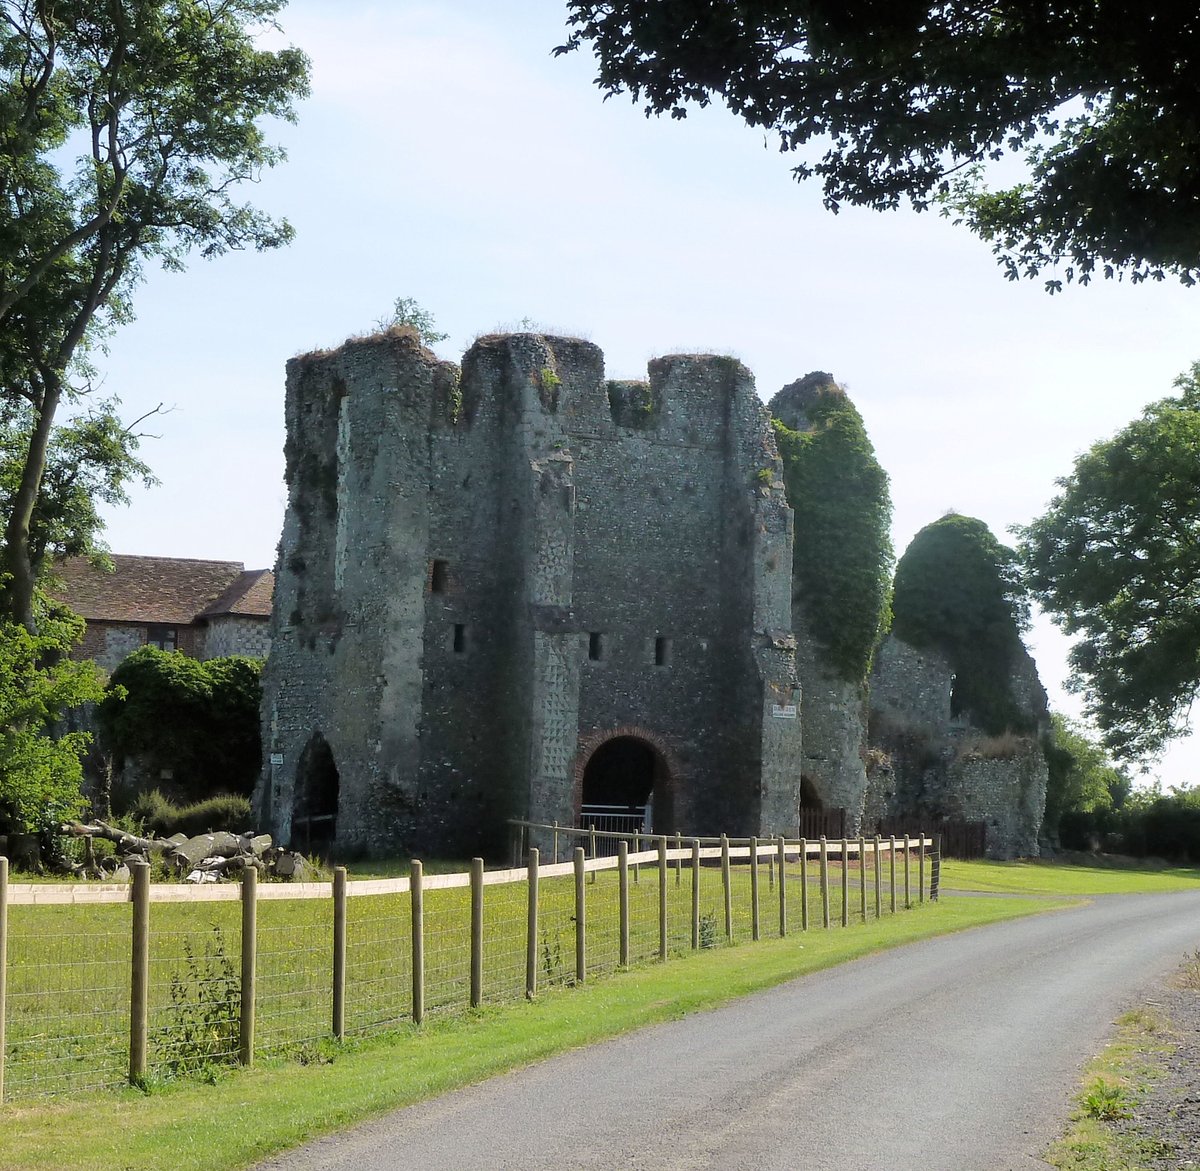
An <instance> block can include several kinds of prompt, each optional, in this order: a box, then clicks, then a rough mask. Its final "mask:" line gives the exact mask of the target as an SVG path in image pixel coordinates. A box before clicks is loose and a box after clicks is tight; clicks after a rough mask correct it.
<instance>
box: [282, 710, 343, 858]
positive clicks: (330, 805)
mask: <svg viewBox="0 0 1200 1171" xmlns="http://www.w3.org/2000/svg"><path fill="white" fill-rule="evenodd" d="M339 785H340V781H339V778H338V770H337V765H336V764H334V761H333V752H332V750H331V749H330V747H329V745H328V744H327V743H326V742H325V737H324V736H322V735H321V734H320V732H317V733H315V734H314V736H313V737H312V739H311V740H309V742H308V744H307V745H306V746H305V748H304V751H303V752H302V753H301V754H300V763H299V764H298V765H297V766H296V805H295V811H294V812H293V814H292V845H293V846H294V847H297V848H299V849H301V850H304V851H305V852H306V853H312V852H316V853H323V852H325V851H326V850H328V849H329V847H330V846H331V845H332V844H333V841H334V839H335V838H336V837H337V812H338V789H339Z"/></svg>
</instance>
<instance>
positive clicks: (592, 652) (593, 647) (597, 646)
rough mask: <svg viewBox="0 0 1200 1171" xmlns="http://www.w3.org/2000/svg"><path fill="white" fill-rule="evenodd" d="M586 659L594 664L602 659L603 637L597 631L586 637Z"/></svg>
mask: <svg viewBox="0 0 1200 1171" xmlns="http://www.w3.org/2000/svg"><path fill="white" fill-rule="evenodd" d="M588 658H589V659H591V660H592V662H594V663H599V662H600V661H601V660H602V659H603V658H604V635H603V634H601V633H600V631H598V630H593V631H592V632H591V633H590V634H589V635H588Z"/></svg>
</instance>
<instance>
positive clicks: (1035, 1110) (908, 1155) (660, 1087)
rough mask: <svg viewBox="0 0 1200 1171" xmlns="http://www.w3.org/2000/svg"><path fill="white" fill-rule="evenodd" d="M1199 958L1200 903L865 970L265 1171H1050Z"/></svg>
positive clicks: (976, 936)
mask: <svg viewBox="0 0 1200 1171" xmlns="http://www.w3.org/2000/svg"><path fill="white" fill-rule="evenodd" d="M1198 946H1200V892H1190V891H1189V892H1183V893H1177V894H1167V895H1126V896H1120V897H1108V898H1101V899H1097V900H1096V901H1095V902H1094V903H1092V904H1090V905H1088V906H1083V907H1078V908H1073V909H1070V910H1065V911H1055V912H1051V913H1048V914H1045V915H1039V916H1036V917H1033V918H1029V919H1022V920H1017V921H1014V922H1008V923H1002V924H998V925H996V926H992V927H987V928H984V929H976V930H973V931H969V932H964V933H962V934H959V935H953V936H943V937H941V938H938V939H932V940H928V941H926V942H923V943H917V944H912V945H910V946H907V947H903V948H899V949H896V950H893V951H889V952H886V953H883V954H880V955H877V956H872V957H868V958H866V959H862V960H858V961H855V962H853V963H850V964H846V965H844V966H842V967H839V968H834V969H831V970H829V971H826V972H821V973H818V974H816V975H813V976H808V977H804V978H803V979H800V980H795V981H792V982H791V983H788V984H786V985H782V986H780V987H778V988H775V989H772V990H770V991H768V992H764V993H759V994H756V995H754V996H750V997H747V998H745V999H744V1000H739V1001H737V1002H736V1003H734V1004H731V1005H728V1006H726V1007H724V1008H721V1009H717V1010H715V1011H712V1012H707V1013H699V1014H695V1015H692V1016H689V1017H687V1018H685V1019H683V1020H679V1021H674V1022H671V1023H669V1024H665V1025H659V1026H655V1027H653V1028H648V1029H644V1030H641V1031H639V1032H637V1033H633V1034H629V1035H627V1036H624V1037H620V1038H617V1039H615V1040H613V1041H609V1042H605V1043H603V1044H600V1045H595V1046H592V1047H590V1048H587V1049H582V1050H578V1051H575V1052H572V1053H567V1054H564V1055H562V1056H560V1057H556V1058H552V1059H550V1060H548V1061H544V1062H541V1063H539V1064H537V1065H534V1066H531V1067H530V1068H528V1069H524V1070H519V1071H516V1072H514V1073H511V1074H507V1075H504V1076H502V1077H498V1078H494V1079H492V1080H491V1081H488V1082H485V1083H482V1084H481V1085H478V1086H474V1087H470V1088H468V1089H465V1090H461V1091H458V1092H456V1093H453V1094H449V1095H447V1096H445V1097H443V1098H439V1099H436V1100H434V1101H431V1102H427V1103H424V1104H422V1105H419V1106H414V1107H410V1108H408V1109H405V1110H400V1111H397V1112H395V1113H393V1114H390V1115H388V1116H386V1117H385V1118H382V1119H380V1120H378V1121H376V1122H373V1123H370V1124H368V1125H365V1126H361V1127H357V1128H355V1129H353V1130H351V1131H348V1132H346V1133H344V1134H341V1135H337V1136H333V1137H330V1138H328V1139H323V1140H321V1141H318V1142H315V1143H312V1144H310V1145H308V1146H306V1147H304V1148H302V1149H300V1150H298V1151H294V1152H291V1153H289V1154H288V1155H286V1156H285V1157H282V1158H280V1159H278V1160H274V1161H271V1162H268V1163H264V1164H261V1171H267V1169H268V1168H270V1169H280V1171H282V1169H284V1168H286V1169H287V1171H334V1169H344V1171H384V1169H392V1168H397V1167H406V1168H421V1169H430V1171H434V1169H442V1168H445V1169H447V1171H451V1169H453V1171H476V1169H478V1171H484V1169H487V1171H497V1169H507V1168H512V1169H514V1171H515V1169H517V1168H520V1169H521V1171H532V1169H542V1168H544V1169H546V1171H550V1169H554V1171H563V1169H565V1168H624V1169H638V1168H656V1169H657V1168H677V1169H683V1168H688V1169H698V1168H723V1169H724V1168H743V1167H746V1168H749V1167H755V1168H781V1169H783V1168H804V1169H805V1171H823V1169H825V1168H829V1169H834V1168H836V1169H838V1171H844V1169H845V1168H856V1169H873V1168H881V1169H882V1168H888V1169H892V1168H895V1169H898V1171H909V1169H912V1171H918V1169H921V1171H1016V1169H1022V1168H1031V1167H1045V1166H1046V1164H1045V1163H1044V1162H1043V1161H1042V1158H1041V1152H1042V1151H1044V1150H1045V1148H1046V1146H1047V1145H1048V1144H1049V1143H1050V1141H1051V1140H1052V1139H1053V1138H1055V1137H1056V1136H1057V1134H1058V1133H1059V1131H1060V1130H1061V1127H1062V1123H1063V1120H1064V1119H1065V1117H1066V1115H1067V1113H1068V1111H1069V1109H1070V1099H1071V1095H1072V1093H1073V1091H1074V1090H1075V1088H1076V1085H1077V1081H1078V1077H1079V1067H1080V1065H1081V1064H1082V1062H1083V1061H1084V1060H1086V1059H1087V1058H1088V1057H1090V1056H1091V1055H1092V1054H1093V1053H1095V1052H1096V1051H1097V1050H1098V1049H1099V1047H1100V1045H1101V1044H1102V1042H1103V1039H1104V1037H1105V1035H1106V1033H1107V1031H1108V1029H1109V1027H1110V1025H1111V1022H1112V1021H1113V1019H1114V1018H1115V1017H1116V1016H1117V1015H1118V1014H1119V1013H1120V1012H1121V1011H1122V1009H1123V1008H1124V1007H1126V1006H1127V1005H1129V1004H1132V1003H1135V1002H1136V1000H1137V998H1138V995H1139V994H1141V993H1143V992H1144V991H1145V990H1146V989H1147V988H1149V987H1151V985H1152V984H1153V983H1154V982H1155V981H1157V980H1159V979H1161V978H1162V977H1163V976H1164V975H1165V974H1166V973H1167V972H1168V971H1170V970H1171V969H1173V968H1174V967H1175V966H1176V965H1177V964H1178V963H1179V962H1180V960H1181V959H1182V958H1183V957H1184V955H1185V954H1188V953H1191V952H1194V951H1195V950H1196V948H1197V947H1198Z"/></svg>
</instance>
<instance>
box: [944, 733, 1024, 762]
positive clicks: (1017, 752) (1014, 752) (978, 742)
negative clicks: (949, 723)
mask: <svg viewBox="0 0 1200 1171" xmlns="http://www.w3.org/2000/svg"><path fill="white" fill-rule="evenodd" d="M1031 745H1032V741H1031V740H1030V738H1029V737H1028V736H1019V735H1018V734H1017V733H1016V732H1012V731H1007V732H1001V733H1000V734H999V735H998V736H971V737H969V738H968V739H966V740H964V741H963V742H962V743H961V744H960V745H959V748H958V756H959V759H963V758H974V759H976V760H1013V759H1014V758H1015V757H1018V756H1023V755H1024V754H1025V753H1027V752H1028V751H1029V749H1030V747H1031Z"/></svg>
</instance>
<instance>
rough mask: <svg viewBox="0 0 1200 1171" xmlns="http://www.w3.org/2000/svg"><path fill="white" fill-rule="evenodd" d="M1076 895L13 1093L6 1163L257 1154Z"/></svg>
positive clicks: (959, 908)
mask: <svg viewBox="0 0 1200 1171" xmlns="http://www.w3.org/2000/svg"><path fill="white" fill-rule="evenodd" d="M685 879H686V876H685ZM642 880H643V882H644V881H645V872H643V875H642ZM718 883H719V877H718ZM718 893H719V886H718ZM1067 905H1069V901H1068V900H1057V901H1045V900H1042V899H1036V900H1025V899H1018V898H1006V899H980V898H962V899H947V900H945V901H943V902H941V903H936V904H931V903H926V904H925V905H924V906H923V907H921V908H919V909H917V910H914V912H912V913H909V914H897V915H895V916H891V915H887V914H885V915H884V917H883V918H882V919H880V920H879V921H875V920H874V919H869V920H868V921H867V922H866V923H865V924H864V923H861V922H858V923H855V922H853V921H852V923H851V926H850V927H849V928H848V929H847V930H840V929H838V930H832V931H823V930H820V929H819V927H814V929H812V930H810V931H809V932H808V933H801V932H799V931H796V932H795V933H793V934H789V936H788V937H787V938H786V939H778V938H774V939H771V938H764V940H763V942H761V943H759V944H750V943H742V944H739V945H737V946H733V947H717V948H712V949H705V950H702V951H701V952H700V953H698V954H697V955H695V956H692V957H691V958H689V959H687V960H679V961H672V962H668V963H666V964H659V963H649V964H642V965H639V966H636V967H632V968H631V969H630V970H628V971H621V972H617V973H616V974H614V975H613V976H612V978H610V979H603V980H595V981H589V982H588V983H586V984H585V985H584V986H582V987H564V986H561V985H560V986H557V987H551V988H549V989H547V991H546V992H545V993H543V994H541V995H539V997H538V998H537V1000H535V1001H533V1002H526V1001H520V1002H517V1003H513V1004H505V1005H493V1006H489V1007H487V1008H485V1009H483V1010H482V1011H479V1012H475V1013H466V1014H449V1013H444V1014H434V1015H433V1016H431V1017H430V1018H428V1019H427V1021H426V1023H425V1025H423V1026H422V1027H421V1028H419V1029H417V1028H415V1027H413V1026H411V1025H403V1026H400V1027H399V1028H397V1029H395V1030H394V1031H392V1032H389V1033H386V1034H382V1035H379V1036H377V1037H375V1038H372V1039H370V1040H366V1039H363V1040H355V1041H350V1042H349V1043H347V1044H346V1045H344V1046H335V1045H331V1044H328V1043H326V1044H324V1045H320V1046H313V1047H311V1048H310V1049H309V1050H308V1051H306V1053H305V1055H304V1058H305V1059H304V1061H303V1062H302V1063H296V1062H295V1061H292V1060H287V1059H284V1058H275V1059H269V1060H265V1061H262V1062H260V1063H259V1064H258V1065H257V1066H256V1067H255V1068H254V1069H250V1070H236V1071H231V1072H229V1073H228V1074H226V1075H223V1076H222V1077H220V1078H219V1079H218V1080H217V1081H216V1084H214V1085H204V1084H198V1083H197V1082H196V1081H195V1080H180V1081H176V1082H170V1083H164V1084H162V1085H159V1086H157V1087H155V1088H154V1090H153V1092H151V1093H150V1094H148V1095H146V1094H142V1093H139V1092H137V1091H135V1090H132V1089H126V1090H123V1091H119V1092H115V1093H114V1092H109V1093H102V1094H90V1095H81V1096H79V1097H77V1098H74V1099H71V1100H68V1101H56V1102H34V1103H29V1104H24V1105H12V1106H8V1107H6V1108H4V1109H3V1113H2V1114H0V1117H2V1119H3V1125H2V1126H0V1167H4V1168H6V1169H11V1171H49V1169H51V1168H53V1169H55V1171H83V1169H91V1168H95V1167H101V1166H102V1167H106V1168H112V1169H122V1168H129V1169H133V1168H138V1169H140V1168H145V1167H148V1166H170V1167H171V1168H172V1169H173V1171H221V1169H227V1168H239V1167H246V1166H248V1165H250V1164H251V1163H253V1162H255V1161H257V1160H259V1159H262V1158H265V1157H267V1156H268V1155H271V1154H275V1153H278V1152H280V1151H284V1150H287V1149H288V1148H290V1147H293V1146H295V1145H297V1144H299V1143H301V1142H304V1141H306V1140H307V1139H311V1138H314V1137H317V1136H319V1135H322V1134H327V1133H330V1132H332V1131H334V1130H338V1129H341V1128H343V1127H345V1126H348V1125H350V1124H352V1123H354V1122H358V1121H362V1120H364V1119H367V1118H370V1117H372V1116H374V1115H378V1114H380V1113H382V1112H383V1111H385V1110H388V1109H392V1108H395V1107H397V1106H402V1105H405V1104H408V1103H412V1102H416V1101H420V1100H423V1099H425V1098H429V1097H433V1096H435V1095H437V1094H440V1093H444V1092H446V1091H449V1090H452V1089H455V1088H457V1087H459V1086H463V1085H467V1084H470V1083H471V1082H475V1081H479V1080H481V1079H483V1078H486V1077H489V1076H492V1075H494V1074H496V1073H500V1072H502V1071H504V1070H508V1069H512V1068H514V1067H517V1066H520V1065H524V1064H528V1063H529V1062H531V1061H535V1060H539V1059H541V1058H544V1057H548V1056H550V1055H552V1054H554V1053H559V1052H563V1051H564V1050H567V1049H572V1048H575V1047H577V1046H580V1045H586V1044H590V1043H593V1042H595V1041H599V1040H602V1039H604V1038H606V1037H611V1036H615V1035H617V1034H619V1033H622V1032H626V1031H628V1030H630V1029H634V1028H639V1027H642V1026H644V1025H649V1024H653V1023H656V1022H658V1021H663V1020H669V1019H675V1018H678V1017H682V1016H685V1015H687V1014H689V1013H692V1012H697V1011H700V1010H703V1009H708V1008H712V1007H716V1006H718V1005H720V1004H722V1003H725V1002H727V1001H729V1000H732V999H735V998H736V997H739V996H743V995H746V994H748V993H750V992H754V991H757V990H760V989H763V988H768V987H771V986H773V985H775V984H778V983H781V982H782V981H785V980H788V979H792V978H794V977H796V976H801V975H804V974H806V973H808V972H813V971H817V970H820V969H822V968H826V967H830V966H833V965H835V964H840V963H844V962H846V961H849V960H852V959H855V958H857V957H859V956H863V955H867V954H870V953H873V952H876V951H879V950H881V949H884V948H888V947H895V946H899V945H902V944H905V943H910V942H914V941H916V940H920V939H924V938H928V937H930V936H933V935H939V934H944V933H946V932H952V931H959V930H963V929H966V928H970V927H976V926H980V925H983V924H987V923H992V922H997V921H1000V920H1002V919H1010V918H1015V917H1017V916H1021V915H1028V914H1033V913H1037V912H1042V911H1046V910H1048V909H1050V908H1052V907H1057V906H1067ZM814 922H815V923H816V924H819V922H820V920H819V919H816V920H815V921H814ZM744 938H747V939H748V934H747V935H746V936H745V937H744ZM656 943H657V940H656V941H655V944H656ZM218 1119H219V1124H217V1123H216V1122H215V1121H214V1120H218Z"/></svg>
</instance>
